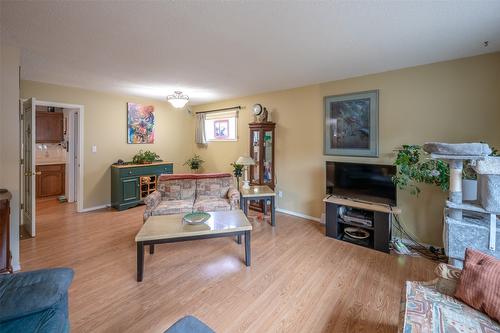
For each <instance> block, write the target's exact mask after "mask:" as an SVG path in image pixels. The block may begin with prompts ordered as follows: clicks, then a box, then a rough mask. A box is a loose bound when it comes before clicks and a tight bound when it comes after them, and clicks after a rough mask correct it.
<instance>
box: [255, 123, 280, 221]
mask: <svg viewBox="0 0 500 333" xmlns="http://www.w3.org/2000/svg"><path fill="white" fill-rule="evenodd" d="M249 126H250V156H251V157H252V158H253V159H254V161H255V165H252V166H250V184H251V185H267V186H269V187H270V188H272V189H273V190H274V184H275V174H274V169H275V168H274V161H275V159H274V141H275V135H274V129H275V127H276V124H275V123H273V122H263V123H250V124H249ZM250 208H252V209H255V210H259V211H262V210H263V205H262V203H260V202H252V203H251V204H250Z"/></svg>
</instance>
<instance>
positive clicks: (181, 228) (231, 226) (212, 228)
mask: <svg viewBox="0 0 500 333" xmlns="http://www.w3.org/2000/svg"><path fill="white" fill-rule="evenodd" d="M209 214H210V215H211V217H210V219H208V220H207V221H206V222H205V223H202V224H187V223H185V222H183V221H182V217H183V216H184V215H185V214H176V215H161V216H151V217H150V218H148V219H147V220H146V222H145V223H144V225H143V226H142V228H141V230H140V231H139V233H138V234H137V235H136V236H135V241H136V243H137V281H138V282H140V281H142V278H143V272H144V246H145V245H149V253H150V254H153V253H154V246H155V244H163V243H174V242H183V241H190V240H196V239H206V238H216V237H230V236H238V238H239V239H240V238H241V236H242V235H244V236H245V264H246V265H247V266H250V232H251V231H252V225H251V224H250V222H248V219H247V217H246V216H245V214H243V212H242V211H241V210H231V211H224V212H209Z"/></svg>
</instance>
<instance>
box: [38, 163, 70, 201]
mask: <svg viewBox="0 0 500 333" xmlns="http://www.w3.org/2000/svg"><path fill="white" fill-rule="evenodd" d="M36 172H37V175H36V197H37V198H43V197H50V196H56V195H63V194H64V190H65V182H66V177H65V174H66V164H50V165H37V166H36Z"/></svg>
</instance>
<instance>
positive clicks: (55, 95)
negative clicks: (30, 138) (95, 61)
mask: <svg viewBox="0 0 500 333" xmlns="http://www.w3.org/2000/svg"><path fill="white" fill-rule="evenodd" d="M21 95H22V97H23V98H28V97H35V98H36V99H38V100H43V101H51V102H59V103H68V104H79V105H83V106H84V107H85V111H84V127H85V128H84V208H92V207H97V206H101V205H105V204H109V203H110V197H111V186H110V183H111V179H110V165H111V164H112V163H113V162H116V161H117V160H118V159H123V160H125V161H129V160H131V159H132V156H133V155H134V154H135V153H137V151H138V150H139V149H143V150H152V151H154V152H156V153H157V154H158V155H160V157H161V158H162V159H163V160H164V161H170V162H174V172H180V171H183V170H186V169H185V167H183V166H182V163H183V162H184V161H185V160H186V159H187V158H188V157H189V156H190V155H191V153H192V142H193V140H194V139H193V129H192V128H193V121H192V119H191V118H192V117H191V116H190V115H188V114H187V112H186V111H185V110H177V109H174V108H172V107H170V105H169V104H168V103H167V102H162V101H159V100H152V99H146V98H139V97H133V96H120V95H113V94H107V93H101V92H96V91H91V90H85V89H79V88H71V87H64V86H58V85H52V84H47V83H41V82H33V81H22V82H21ZM127 102H135V103H142V104H148V105H154V107H155V117H156V120H155V121H156V122H155V143H154V144H145V145H139V144H127ZM92 145H96V146H97V152H96V153H92V152H91V149H92Z"/></svg>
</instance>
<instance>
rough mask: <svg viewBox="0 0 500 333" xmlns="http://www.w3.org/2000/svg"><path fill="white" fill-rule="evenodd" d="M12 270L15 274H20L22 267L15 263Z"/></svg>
mask: <svg viewBox="0 0 500 333" xmlns="http://www.w3.org/2000/svg"><path fill="white" fill-rule="evenodd" d="M12 270H13V271H14V272H18V271H20V270H21V265H19V263H13V264H12Z"/></svg>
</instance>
